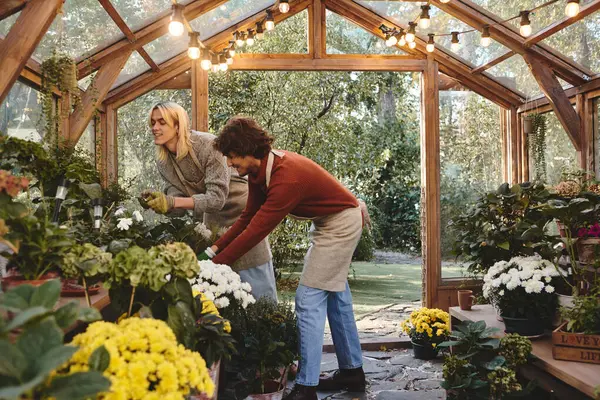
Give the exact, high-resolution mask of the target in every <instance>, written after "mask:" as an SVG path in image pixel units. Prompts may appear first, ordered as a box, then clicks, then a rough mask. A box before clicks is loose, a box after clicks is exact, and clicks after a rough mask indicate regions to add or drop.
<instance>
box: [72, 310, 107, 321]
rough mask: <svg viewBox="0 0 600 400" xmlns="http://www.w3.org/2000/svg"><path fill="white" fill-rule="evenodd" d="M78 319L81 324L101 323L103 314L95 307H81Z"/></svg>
mask: <svg viewBox="0 0 600 400" xmlns="http://www.w3.org/2000/svg"><path fill="white" fill-rule="evenodd" d="M77 319H78V320H79V321H81V322H94V321H100V320H101V319H102V314H100V311H98V310H97V309H95V308H94V307H81V308H80V309H79V315H78V316H77Z"/></svg>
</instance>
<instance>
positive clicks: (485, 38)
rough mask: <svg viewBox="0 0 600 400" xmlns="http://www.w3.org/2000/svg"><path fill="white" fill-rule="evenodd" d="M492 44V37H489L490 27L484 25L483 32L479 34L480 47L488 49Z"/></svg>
mask: <svg viewBox="0 0 600 400" xmlns="http://www.w3.org/2000/svg"><path fill="white" fill-rule="evenodd" d="M491 43H492V37H491V36H490V27H489V26H488V25H485V26H484V27H483V31H482V32H481V45H482V46H483V47H488V46H489V45H490V44H491Z"/></svg>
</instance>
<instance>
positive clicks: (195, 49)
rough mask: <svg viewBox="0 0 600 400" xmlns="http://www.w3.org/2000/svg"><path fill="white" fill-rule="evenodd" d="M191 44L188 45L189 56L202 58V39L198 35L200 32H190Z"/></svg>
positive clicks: (193, 58) (195, 58)
mask: <svg viewBox="0 0 600 400" xmlns="http://www.w3.org/2000/svg"><path fill="white" fill-rule="evenodd" d="M189 36H190V44H189V46H188V57H190V58H191V59H192V60H197V59H199V58H200V40H199V39H198V37H199V36H200V33H199V32H190V34H189Z"/></svg>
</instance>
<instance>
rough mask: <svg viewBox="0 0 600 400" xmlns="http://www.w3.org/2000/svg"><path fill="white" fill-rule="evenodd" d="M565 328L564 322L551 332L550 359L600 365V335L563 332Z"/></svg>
mask: <svg viewBox="0 0 600 400" xmlns="http://www.w3.org/2000/svg"><path fill="white" fill-rule="evenodd" d="M565 326H566V322H565V323H564V324H562V325H561V326H559V327H558V328H556V329H555V330H554V332H552V357H553V358H554V359H556V360H567V361H578V362H585V363H591V364H600V335H585V334H583V333H570V332H565V331H563V329H564V327H565Z"/></svg>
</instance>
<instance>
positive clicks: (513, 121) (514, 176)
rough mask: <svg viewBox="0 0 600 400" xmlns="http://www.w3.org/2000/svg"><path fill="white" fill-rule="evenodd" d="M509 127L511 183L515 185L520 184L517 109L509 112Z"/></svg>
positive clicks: (512, 108)
mask: <svg viewBox="0 0 600 400" xmlns="http://www.w3.org/2000/svg"><path fill="white" fill-rule="evenodd" d="M508 113H509V115H508V117H509V118H508V122H509V123H508V125H509V130H510V175H511V181H512V182H511V183H512V184H513V185H514V184H515V183H518V182H519V176H520V175H519V153H520V151H519V139H518V137H519V132H518V129H517V120H518V118H519V114H518V113H517V109H516V107H511V108H510V110H509V111H508Z"/></svg>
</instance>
